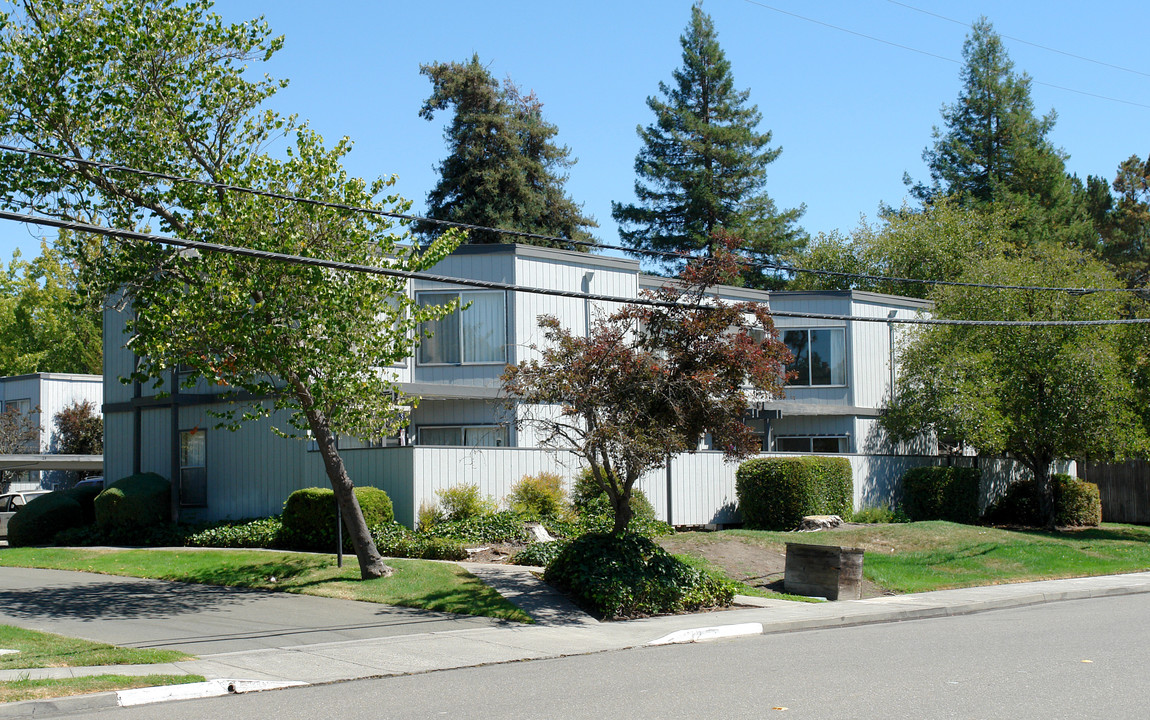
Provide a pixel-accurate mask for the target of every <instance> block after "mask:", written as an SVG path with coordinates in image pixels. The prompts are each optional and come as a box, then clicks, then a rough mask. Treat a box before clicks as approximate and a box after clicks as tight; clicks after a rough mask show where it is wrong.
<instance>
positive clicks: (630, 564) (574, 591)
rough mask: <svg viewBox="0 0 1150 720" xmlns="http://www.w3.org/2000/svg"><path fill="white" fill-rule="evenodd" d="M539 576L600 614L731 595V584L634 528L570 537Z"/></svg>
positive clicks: (643, 611) (665, 608)
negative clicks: (686, 561) (681, 558)
mask: <svg viewBox="0 0 1150 720" xmlns="http://www.w3.org/2000/svg"><path fill="white" fill-rule="evenodd" d="M543 579H544V580H545V581H546V582H547V583H549V584H551V585H554V586H556V587H558V588H559V589H560V590H563V591H566V592H568V593H570V594H571V596H572V599H574V601H575V602H576V603H577V604H578V605H580V606H581V607H583V609H585V610H587V611H589V612H591V613H594V614H596V615H599V616H600V617H602V618H604V619H613V618H625V617H637V616H642V615H655V614H660V613H677V612H684V611H691V610H699V609H701V608H705V607H721V606H726V605H729V604H730V603H731V600H732V599H733V598H734V595H735V590H734V585H733V584H732V583H730V582H726V581H723V580H720V579H718V578H715V577H712V576H710V575H707V574H705V573H702V572H700V571H698V570H696V569H694V568H692V567H691V566H689V565H687V564H686V563H684V562H683V561H682V560H679V559H678V558H675V557H673V556H672V555H671V554H669V553H668V552H667V551H666V550H664V549H663V548H661V547H659V546H658V545H657V544H655V543H654V542H653V541H652V540H649V539H648V538H645V537H642V536H640V535H635V534H633V533H627V534H624V535H611V534H598V533H596V534H588V535H584V536H582V537H580V538H578V539H576V540H573V541H572V542H571V544H569V545H567V547H565V548H563V549H562V550H561V551H560V552H559V555H558V557H556V558H555V559H554V560H553V561H552V562H551V563H550V564H549V565H548V566H547V570H546V572H544V574H543Z"/></svg>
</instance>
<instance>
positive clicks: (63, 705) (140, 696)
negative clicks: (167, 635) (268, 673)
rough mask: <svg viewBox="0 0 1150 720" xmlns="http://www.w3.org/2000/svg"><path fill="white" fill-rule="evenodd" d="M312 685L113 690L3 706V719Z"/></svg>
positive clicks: (217, 683) (227, 683) (218, 683)
mask: <svg viewBox="0 0 1150 720" xmlns="http://www.w3.org/2000/svg"><path fill="white" fill-rule="evenodd" d="M307 684H308V683H303V682H295V681H289V680H285V681H277V680H240V679H220V680H208V681H206V682H198V683H184V684H182V685H160V686H156V687H146V688H134V689H131V690H113V691H109V692H102V693H93V694H91V695H73V696H71V697H62V698H52V699H45V700H24V701H22V702H15V703H7V704H3V705H0V718H25V717H51V716H55V715H72V714H75V713H83V712H92V711H95V710H105V709H108V708H115V707H133V706H136V705H149V704H151V703H159V702H169V701H172V700H196V699H200V698H209V697H221V696H223V695H239V694H243V693H249V692H260V691H262V690H279V689H281V688H287V687H299V686H302V685H307Z"/></svg>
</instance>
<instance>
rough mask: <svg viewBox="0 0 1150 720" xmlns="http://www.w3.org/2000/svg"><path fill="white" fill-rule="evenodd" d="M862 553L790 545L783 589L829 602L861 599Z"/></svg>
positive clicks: (795, 544)
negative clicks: (822, 598)
mask: <svg viewBox="0 0 1150 720" xmlns="http://www.w3.org/2000/svg"><path fill="white" fill-rule="evenodd" d="M862 568H863V549H862V548H844V547H839V546H838V545H806V544H803V543H787V564H786V574H785V575H784V576H783V587H784V588H785V589H786V591H787V592H789V593H793V594H795V595H807V596H811V597H825V598H826V599H828V600H858V599H859V598H860V597H862Z"/></svg>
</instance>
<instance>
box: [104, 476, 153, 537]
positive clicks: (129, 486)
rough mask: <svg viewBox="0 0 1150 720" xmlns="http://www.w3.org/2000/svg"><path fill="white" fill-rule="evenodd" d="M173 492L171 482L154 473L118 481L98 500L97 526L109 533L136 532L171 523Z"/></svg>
mask: <svg viewBox="0 0 1150 720" xmlns="http://www.w3.org/2000/svg"><path fill="white" fill-rule="evenodd" d="M171 492H172V487H171V485H170V484H169V483H168V481H167V480H165V479H164V478H162V477H160V476H159V475H157V474H155V473H140V474H139V475H129V476H128V477H126V478H122V479H120V480H117V481H116V482H114V483H112V484H111V485H109V486H108V487H107V488H106V489H105V490H104V492H102V493H100V494H99V495H97V496H96V499H95V501H94V503H93V504H94V505H95V514H96V525H97V526H98V527H99V528H100V529H101V530H103V531H106V532H116V531H126V532H135V531H136V530H138V529H140V528H146V527H152V526H156V525H162V524H165V523H168V522H169V519H170V517H171V505H170V501H171Z"/></svg>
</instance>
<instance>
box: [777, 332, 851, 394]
mask: <svg viewBox="0 0 1150 720" xmlns="http://www.w3.org/2000/svg"><path fill="white" fill-rule="evenodd" d="M820 331H822V332H838V333H842V349H843V358H842V374H843V380H842V382H841V383H835V382H830V383H815V382H813V375H814V372H813V370H814V368H813V366H812V362H813V360H812V352H811V333H812V332H820ZM789 332H802V333H806V336H807V342H806V349H807V352H806V361H807V372H806V376H807V381H806V382H805V383H798V382H795V381H794V380H788V381H787V383H786V387H789V388H845V387H847V386H848V383H849V378H850V363H849V356H850V352H849V350H848V349H847V328H846V327H845V326H842V325H814V326H809V327H780V328H779V339H780V340H781V341H782V342H783V344H784V345H785V344H786V337H787V333H789ZM832 347H833V342H832ZM787 349H788V350H789V349H790V346H787ZM792 354H793V353H792ZM791 369H792V366H791V365H788V366H787V368H786V370H787V372H790V371H791ZM832 379H833V373H832Z"/></svg>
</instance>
